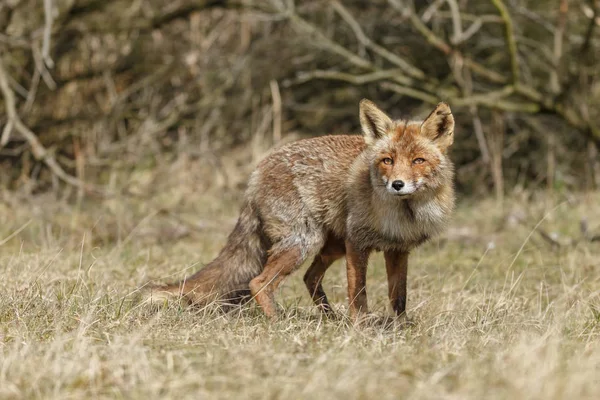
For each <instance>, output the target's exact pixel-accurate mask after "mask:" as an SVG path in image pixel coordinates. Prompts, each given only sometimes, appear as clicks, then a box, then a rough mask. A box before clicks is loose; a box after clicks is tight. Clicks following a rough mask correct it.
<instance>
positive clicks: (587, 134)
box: [0, 0, 600, 197]
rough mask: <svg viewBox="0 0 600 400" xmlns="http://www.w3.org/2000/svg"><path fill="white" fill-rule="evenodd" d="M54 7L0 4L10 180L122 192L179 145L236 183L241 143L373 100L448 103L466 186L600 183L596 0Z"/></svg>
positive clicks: (2, 114)
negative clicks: (135, 174)
mask: <svg viewBox="0 0 600 400" xmlns="http://www.w3.org/2000/svg"><path fill="white" fill-rule="evenodd" d="M44 5H45V6H47V7H42V5H41V2H38V1H34V0H20V1H18V0H15V1H9V2H4V3H3V4H2V5H0V32H1V33H0V48H1V49H2V52H1V57H0V83H2V85H1V88H2V96H1V98H2V103H0V124H1V125H2V130H3V131H2V140H1V142H0V162H1V163H2V164H1V165H2V167H1V168H2V171H3V174H2V176H3V184H4V186H9V187H11V188H21V189H22V190H25V191H29V192H38V191H40V190H44V189H48V188H49V187H50V186H49V185H53V187H54V188H60V187H62V186H63V183H61V182H59V180H60V181H63V182H67V184H69V185H75V186H81V181H85V182H86V183H87V185H88V189H90V190H91V191H101V192H107V191H108V192H111V191H112V192H114V190H118V191H120V190H121V188H122V187H124V186H127V182H126V181H122V180H118V179H116V178H115V177H116V176H123V175H121V174H119V172H121V171H126V172H128V173H129V172H131V171H133V170H139V169H144V170H151V169H153V168H154V167H156V166H157V165H163V166H164V165H165V164H168V163H172V162H174V160H176V159H178V158H179V157H181V156H183V157H188V158H196V159H200V160H201V161H202V163H203V164H204V165H206V166H208V167H209V168H210V169H211V170H215V169H216V170H219V171H221V172H219V173H220V175H221V176H220V177H218V179H219V180H220V181H221V184H223V183H224V184H226V185H228V186H231V187H235V186H236V185H237V184H238V183H243V182H244V180H245V176H246V174H247V172H248V168H244V169H243V170H244V172H241V173H240V172H239V170H238V169H237V168H235V167H234V168H233V171H236V172H235V174H233V175H235V176H231V174H229V173H228V172H223V171H225V170H226V169H227V168H229V167H231V166H227V167H224V166H223V163H224V162H223V160H222V156H223V155H224V154H226V157H227V160H226V161H225V164H230V163H231V161H230V157H231V154H232V153H231V151H230V149H231V148H232V147H236V146H239V145H244V146H245V147H244V148H248V145H250V148H252V151H245V152H244V153H243V154H242V155H239V156H237V155H236V160H235V162H238V163H240V164H241V165H240V166H245V165H252V164H253V161H255V160H256V159H257V158H260V157H261V156H262V154H263V153H264V151H265V150H266V149H268V148H269V147H271V146H272V145H273V144H274V143H275V142H278V141H280V140H282V139H289V138H291V137H296V136H298V135H309V136H314V135H321V134H325V133H331V132H351V131H357V129H358V124H357V119H356V115H357V104H358V101H359V100H360V99H361V98H363V97H369V98H373V99H375V100H377V102H378V103H379V104H382V107H383V108H385V109H388V110H396V113H395V116H397V117H401V116H404V115H414V114H419V113H424V112H425V110H427V109H428V108H430V107H431V105H430V104H435V103H437V102H438V101H439V100H445V101H447V102H449V103H450V105H451V106H452V108H453V110H455V112H456V113H457V114H458V115H457V123H458V124H459V125H460V126H459V127H458V129H457V132H459V135H458V137H457V145H456V150H455V156H454V158H455V159H456V160H457V162H458V165H459V169H458V178H459V184H460V185H461V189H463V191H465V190H472V191H474V192H477V193H487V192H488V190H489V189H492V188H495V191H496V194H497V196H498V197H501V196H502V195H503V194H504V192H506V188H509V189H510V188H514V187H527V188H532V187H538V186H540V184H542V183H545V184H546V186H548V187H549V188H553V189H561V188H563V187H567V188H579V189H581V188H594V187H597V186H598V180H599V179H600V176H599V171H598V168H599V167H598V160H597V158H598V157H597V146H598V144H599V143H600V127H599V126H600V123H599V121H600V115H599V114H598V110H599V109H600V107H599V105H600V97H599V96H600V86H599V85H600V83H599V82H598V80H597V78H596V75H597V73H596V70H597V59H596V57H597V53H598V51H599V50H600V41H599V40H598V27H597V26H598V23H599V22H600V12H599V9H600V5H599V4H598V1H597V0H578V1H574V2H567V1H564V0H562V1H528V0H511V1H510V2H507V1H503V0H494V1H492V2H489V3H487V2H483V3H482V2H475V1H469V0H451V1H450V0H446V1H441V0H435V1H433V0H432V1H427V2H422V1H417V2H413V1H409V0H389V1H383V0H378V1H370V2H361V1H344V2H341V1H303V2H297V3H296V4H294V2H293V1H283V0H261V1H253V2H242V1H239V2H237V1H209V0H194V1H164V0H153V1H147V2H134V3H131V2H129V1H111V2H105V1H97V0H79V1H56V0H45V1H44ZM53 178H54V179H53ZM56 178H58V180H57V179H56ZM505 181H506V182H507V183H506V184H505ZM68 194H69V193H68V191H67V193H65V194H64V195H68Z"/></svg>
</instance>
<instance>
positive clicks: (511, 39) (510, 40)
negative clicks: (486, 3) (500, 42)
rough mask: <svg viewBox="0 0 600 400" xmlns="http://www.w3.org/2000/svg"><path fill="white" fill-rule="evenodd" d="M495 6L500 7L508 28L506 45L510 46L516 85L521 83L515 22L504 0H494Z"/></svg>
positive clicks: (511, 64)
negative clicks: (514, 28) (514, 29)
mask: <svg viewBox="0 0 600 400" xmlns="http://www.w3.org/2000/svg"><path fill="white" fill-rule="evenodd" d="M492 3H494V6H496V8H497V9H498V12H499V13H500V16H501V17H502V19H503V20H504V25H505V28H506V45H507V46H508V52H509V54H510V66H511V71H512V81H513V84H514V85H515V86H517V85H518V84H519V58H518V57H519V55H518V51H517V42H516V40H515V34H514V32H513V23H512V18H511V17H510V13H509V12H508V9H507V8H506V5H505V4H504V2H503V1H502V0H492Z"/></svg>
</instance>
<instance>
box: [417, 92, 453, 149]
mask: <svg viewBox="0 0 600 400" xmlns="http://www.w3.org/2000/svg"><path fill="white" fill-rule="evenodd" d="M421 135H423V136H425V137H426V138H429V139H431V140H432V141H433V142H434V143H435V144H436V145H437V146H438V147H439V148H440V149H442V150H446V149H447V148H448V147H450V145H451V144H452V143H453V142H454V117H453V116H452V111H450V107H449V106H448V104H446V103H440V104H438V105H437V106H436V107H435V109H434V110H433V111H432V112H431V114H429V116H428V117H427V118H425V121H423V124H422V125H421Z"/></svg>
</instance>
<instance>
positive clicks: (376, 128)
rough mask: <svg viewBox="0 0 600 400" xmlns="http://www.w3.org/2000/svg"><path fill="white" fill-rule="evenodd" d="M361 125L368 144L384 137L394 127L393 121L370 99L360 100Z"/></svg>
mask: <svg viewBox="0 0 600 400" xmlns="http://www.w3.org/2000/svg"><path fill="white" fill-rule="evenodd" d="M360 125H361V127H362V130H363V134H364V136H365V142H367V144H371V143H373V142H374V141H375V140H377V139H380V138H382V137H384V136H385V135H386V134H387V132H388V131H389V130H390V129H391V128H392V125H393V121H392V119H391V118H390V117H388V116H387V115H386V113H384V112H383V111H381V110H380V109H379V108H377V106H376V105H375V103H373V102H372V101H370V100H367V99H362V100H361V101H360Z"/></svg>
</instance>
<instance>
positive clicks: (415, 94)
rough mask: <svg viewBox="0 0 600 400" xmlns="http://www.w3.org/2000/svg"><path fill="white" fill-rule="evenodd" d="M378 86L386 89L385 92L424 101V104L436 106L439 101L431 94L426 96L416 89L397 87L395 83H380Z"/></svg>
mask: <svg viewBox="0 0 600 400" xmlns="http://www.w3.org/2000/svg"><path fill="white" fill-rule="evenodd" d="M380 86H381V87H382V88H383V89H387V90H391V91H392V92H395V93H398V94H401V95H404V96H409V97H412V98H414V99H418V100H421V101H424V102H426V103H429V104H437V103H438V102H439V101H440V99H438V98H437V97H436V96H434V95H431V94H427V93H425V92H422V91H420V90H418V89H413V88H410V87H406V86H402V85H398V84H397V83H392V82H382V83H381V84H380Z"/></svg>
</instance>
